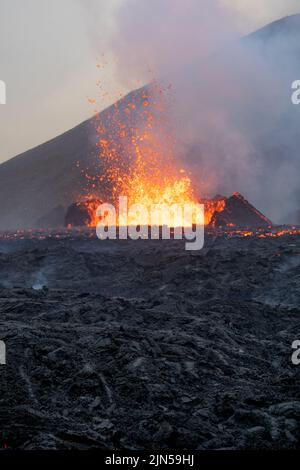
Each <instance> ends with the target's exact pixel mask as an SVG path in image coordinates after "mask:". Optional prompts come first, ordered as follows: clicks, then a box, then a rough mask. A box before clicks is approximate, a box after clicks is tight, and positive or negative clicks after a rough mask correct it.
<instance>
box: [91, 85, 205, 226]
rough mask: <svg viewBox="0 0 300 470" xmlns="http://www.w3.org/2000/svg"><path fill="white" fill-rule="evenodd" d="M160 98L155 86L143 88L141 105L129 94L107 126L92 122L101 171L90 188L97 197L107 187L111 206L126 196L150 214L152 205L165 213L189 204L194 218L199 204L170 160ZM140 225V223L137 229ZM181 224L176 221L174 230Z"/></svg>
mask: <svg viewBox="0 0 300 470" xmlns="http://www.w3.org/2000/svg"><path fill="white" fill-rule="evenodd" d="M164 92H165V90H163V89H162V88H161V87H160V86H159V85H158V83H157V82H154V83H153V84H152V85H151V86H148V87H145V89H144V91H143V93H142V94H140V95H139V100H137V99H136V98H137V94H136V93H135V92H133V93H132V94H131V95H129V98H128V99H127V100H126V101H124V100H121V101H119V102H117V103H116V104H115V105H114V106H113V107H112V112H111V113H109V115H108V116H106V117H107V121H108V123H107V122H106V123H104V122H100V121H99V119H98V116H96V118H95V124H96V125H95V129H96V132H97V135H98V138H97V147H98V148H99V162H101V166H102V168H103V171H102V174H101V175H100V176H99V178H98V180H97V181H93V187H95V186H99V189H100V191H101V186H107V185H109V186H110V187H111V194H112V197H111V199H112V202H113V203H117V200H118V198H119V197H120V196H126V197H127V198H128V204H129V205H133V204H142V205H144V206H146V207H147V208H148V210H150V209H151V207H152V206H153V205H156V204H159V205H167V206H168V207H170V206H173V205H175V204H176V205H180V206H181V207H183V205H185V204H188V205H189V206H190V207H191V209H192V210H193V211H194V213H195V214H196V210H195V208H196V204H197V203H198V201H197V198H196V196H195V191H194V188H193V185H192V181H191V178H190V176H189V175H188V173H187V172H186V171H185V170H184V169H182V168H178V164H177V162H176V159H175V156H174V155H175V154H176V140H175V138H174V137H173V136H174V133H173V132H172V130H171V128H170V126H169V123H168V119H167V117H166V116H167V113H166V103H165V97H164ZM116 136H117V137H116ZM209 219H210V217H209ZM119 222H120V221H119ZM144 222H145V221H143V220H142V219H141V220H140V224H143V223H144ZM194 222H196V220H195V219H194ZM206 222H207V223H208V222H209V220H207V221H206ZM164 223H166V224H167V225H168V223H169V221H164V220H162V221H161V224H162V225H163V224H164ZM182 223H183V224H184V221H183V222H182V220H181V218H178V219H177V218H176V216H175V215H174V217H173V221H172V225H173V226H176V225H182Z"/></svg>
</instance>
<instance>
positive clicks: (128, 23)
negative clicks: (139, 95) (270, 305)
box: [111, 0, 300, 222]
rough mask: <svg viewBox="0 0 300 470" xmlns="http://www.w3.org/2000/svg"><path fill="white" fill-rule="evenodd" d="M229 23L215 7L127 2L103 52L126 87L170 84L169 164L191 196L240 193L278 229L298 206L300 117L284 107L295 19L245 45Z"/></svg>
mask: <svg viewBox="0 0 300 470" xmlns="http://www.w3.org/2000/svg"><path fill="white" fill-rule="evenodd" d="M235 20H236V16H235V13H234V12H233V11H232V10H231V9H230V7H228V5H227V6H226V5H225V3H223V2H222V3H221V2H218V1H216V0H214V1H211V0H210V1H201V2H198V1H196V0H190V1H189V2H187V3H186V2H182V1H181V0H172V1H170V0H153V1H151V2H149V1H147V0H127V1H126V2H124V4H123V6H122V8H121V9H120V10H119V12H118V16H117V18H116V24H117V27H116V33H115V35H114V36H113V38H112V41H111V47H112V49H113V51H114V53H115V55H116V56H117V58H118V64H119V76H120V77H123V80H125V82H126V84H127V85H129V84H131V85H133V84H134V82H135V81H136V79H137V78H139V79H140V78H142V79H143V80H144V81H145V82H147V80H149V79H151V76H153V75H155V76H156V77H159V78H161V79H162V80H163V81H166V82H170V83H172V85H173V94H172V99H171V102H170V108H169V109H170V116H171V118H172V120H173V123H174V126H175V129H177V130H176V134H177V138H178V155H177V157H178V158H179V159H180V160H182V163H183V164H185V165H188V167H189V169H191V170H192V173H193V175H194V178H195V181H196V182H197V186H198V190H199V193H200V194H203V193H204V194H207V195H210V196H213V195H214V193H218V192H219V193H224V194H225V195H227V194H229V193H231V192H234V191H239V192H241V193H243V194H244V195H245V196H246V197H247V198H248V199H249V200H250V201H251V202H253V203H254V204H255V205H256V206H257V207H258V208H259V209H260V210H262V211H264V212H265V213H266V215H267V216H269V217H271V218H272V219H273V220H274V222H279V221H280V220H282V219H283V218H285V219H286V217H287V214H288V213H289V212H292V211H293V210H294V209H296V208H297V207H299V206H300V201H299V190H298V181H299V174H300V166H299V158H298V148H299V144H300V142H299V137H298V136H297V130H298V123H300V114H299V113H300V108H298V109H296V108H295V107H293V105H292V104H291V99H290V96H291V83H292V81H293V80H295V79H297V78H300V77H298V76H297V65H298V62H297V60H299V59H297V57H296V55H297V51H298V50H299V48H298V46H297V44H298V43H299V39H300V37H299V33H298V31H299V29H300V28H299V26H300V19H299V17H298V16H294V17H291V18H287V20H283V21H281V23H280V24H274V25H271V26H269V27H268V28H267V29H265V30H262V31H260V32H258V33H255V34H253V35H250V36H248V37H247V38H240V37H239V32H238V26H237V23H236V21H235ZM149 69H150V71H149ZM298 75H299V74H298Z"/></svg>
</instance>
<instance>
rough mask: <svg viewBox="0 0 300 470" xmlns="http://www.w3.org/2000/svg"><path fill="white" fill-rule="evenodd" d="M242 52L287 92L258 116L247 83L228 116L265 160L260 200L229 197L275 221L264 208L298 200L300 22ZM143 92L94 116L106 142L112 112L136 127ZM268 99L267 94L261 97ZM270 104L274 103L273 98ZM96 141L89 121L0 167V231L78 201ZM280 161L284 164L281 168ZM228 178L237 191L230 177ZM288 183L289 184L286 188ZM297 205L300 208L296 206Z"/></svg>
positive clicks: (254, 38) (255, 39)
mask: <svg viewBox="0 0 300 470" xmlns="http://www.w3.org/2000/svg"><path fill="white" fill-rule="evenodd" d="M240 46H241V47H242V48H244V49H243V50H244V51H245V54H246V53H247V54H249V53H251V54H253V55H254V56H255V57H256V56H257V55H259V57H264V59H266V60H267V61H268V63H270V64H271V67H272V70H273V71H274V74H275V76H277V75H276V74H278V75H279V74H282V73H283V72H282V71H284V75H283V79H282V83H283V87H284V90H286V92H285V93H283V95H284V96H280V100H281V101H282V102H283V105H282V103H281V104H278V105H276V106H277V107H276V109H275V111H274V110H273V109H272V110H270V111H268V110H266V112H265V113H264V114H263V113H262V109H261V107H262V104H261V102H260V101H261V100H260V95H259V94H258V92H257V90H256V89H255V84H252V83H250V84H249V86H248V84H247V86H248V88H249V90H250V89H251V105H247V106H245V108H246V109H243V107H240V108H239V109H238V111H236V110H234V112H235V116H234V117H235V119H236V121H237V122H238V123H239V125H240V127H244V132H246V133H247V134H249V138H250V140H251V141H253V142H255V145H256V149H257V153H258V154H259V155H260V156H261V161H263V165H262V166H263V170H262V171H261V173H260V179H259V181H258V182H257V184H258V185H259V186H260V187H263V188H264V192H263V193H262V194H263V196H261V193H259V194H258V193H257V191H256V188H253V191H252V192H251V188H250V190H249V191H246V193H245V191H244V190H243V188H235V187H231V188H229V189H228V191H230V192H234V191H242V192H243V193H245V196H246V197H247V199H249V200H251V202H253V203H254V205H255V206H256V207H259V208H260V209H261V210H262V211H263V212H264V213H266V215H268V216H269V215H270V217H271V218H272V217H273V214H269V213H268V208H269V207H271V205H272V204H274V201H275V206H278V207H279V206H280V203H281V199H280V198H281V195H282V194H284V197H285V200H287V203H289V198H293V199H295V200H297V198H298V199H300V192H299V191H298V190H297V188H298V185H297V178H298V176H299V174H300V162H299V158H298V148H299V146H300V136H299V132H298V126H295V122H296V123H298V122H300V121H299V118H300V116H299V108H297V107H295V106H294V107H293V106H291V104H290V94H291V92H290V83H291V81H292V80H294V79H297V78H300V77H298V76H297V73H298V71H299V70H300V67H299V66H300V15H295V16H292V17H287V18H283V19H281V20H279V21H276V22H274V23H272V24H270V25H267V26H266V27H264V28H262V29H260V30H259V31H257V32H255V33H252V34H251V35H248V36H247V37H245V38H243V39H242V40H241V42H240ZM249 51H250V52H249ZM229 55H230V54H229ZM231 59H232V58H231ZM235 66H237V64H235V62H234V60H233V61H232V67H233V69H234V68H235ZM241 80H242V78H241ZM248 88H247V92H248V91H249V90H248ZM261 92H262V91H261V90H260V93H261ZM263 92H264V90H263ZM145 93H148V95H149V100H150V101H151V92H150V89H149V88H148V87H146V88H142V89H139V90H136V91H133V92H132V93H130V94H129V95H127V96H126V97H125V98H123V99H122V100H120V101H119V102H118V103H117V104H116V105H113V106H111V107H110V108H108V109H106V110H104V111H103V112H102V113H100V114H99V120H100V121H102V122H103V123H105V127H106V129H107V136H108V135H109V134H112V135H113V136H114V138H116V139H117V138H118V137H117V136H116V129H115V128H114V124H113V122H114V119H112V118H113V117H114V116H115V114H116V113H118V114H119V115H120V116H121V117H122V119H124V122H127V123H128V124H130V125H136V124H137V123H138V119H139V115H140V109H141V106H142V101H143V96H144V94H145ZM266 93H271V91H268V90H266ZM270 97H271V98H272V94H270ZM276 98H277V96H276ZM129 102H134V103H135V105H136V109H135V110H132V113H131V117H130V119H131V120H130V122H129V118H128V116H127V115H126V113H125V109H126V105H127V104H128V103H129ZM275 104H276V103H275ZM296 108H297V109H296ZM282 110H284V111H282ZM245 129H246V131H245ZM96 140H97V139H96V135H95V122H94V120H93V119H91V120H87V121H85V122H83V123H82V124H80V125H78V126H77V127H75V128H74V129H71V130H69V131H68V132H66V133H64V134H62V135H60V136H58V137H56V138H55V139H52V140H51V141H49V142H46V143H45V144H42V145H40V146H38V147H36V148H34V149H31V150H28V151H27V152H25V153H23V154H21V155H19V156H17V157H15V158H13V159H11V160H9V161H7V162H5V163H3V164H2V165H0V198H1V206H0V230H7V229H16V228H29V227H37V226H38V225H40V224H41V223H42V224H43V225H45V223H46V221H45V219H47V214H50V215H49V216H50V217H53V214H56V213H57V214H58V213H61V208H64V209H65V210H66V209H67V207H68V206H69V205H70V204H71V203H72V202H74V200H76V199H77V198H78V197H79V196H80V195H83V194H85V193H88V192H89V191H90V188H89V185H88V181H87V179H86V178H85V176H84V173H85V171H86V169H87V168H88V171H89V174H90V175H96V174H99V173H101V158H99V155H98V154H99V149H98V148H97V146H96ZM125 157H126V155H125V153H124V158H125ZM289 159H290V160H289ZM289 161H291V164H289ZM283 162H288V163H287V164H286V163H285V165H284V166H283ZM200 163H201V162H200ZM259 164H260V162H259ZM268 168H272V169H273V168H276V169H278V172H277V173H278V175H279V176H280V180H278V178H279V176H278V175H277V173H276V175H275V176H274V177H271V174H270V172H269V173H268ZM229 179H230V181H232V184H235V181H236V178H235V174H234V173H233V175H232V176H231V177H230V178H229ZM292 179H294V183H293V186H291V187H290V182H291V180H292ZM298 179H299V178H298ZM295 188H296V189H295ZM101 190H102V193H103V192H105V191H106V192H107V194H109V188H101ZM214 191H215V192H224V188H223V187H221V188H217V187H216V188H214ZM297 191H298V192H297ZM101 195H102V194H101ZM255 198H256V199H255ZM295 206H296V207H298V204H295ZM282 207H283V209H282V210H285V206H284V205H283V203H282ZM288 208H289V212H292V210H293V207H289V206H288ZM60 217H61V216H60ZM51 220H53V219H51ZM41 221H42V222H41ZM275 221H276V220H275Z"/></svg>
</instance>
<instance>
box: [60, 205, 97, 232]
mask: <svg viewBox="0 0 300 470" xmlns="http://www.w3.org/2000/svg"><path fill="white" fill-rule="evenodd" d="M100 204H101V201H100V200H99V199H87V200H85V201H81V202H74V203H73V204H71V205H70V206H69V207H68V210H67V213H66V216H65V219H64V225H65V227H81V226H86V225H87V226H92V225H93V221H95V220H96V212H97V207H98V206H99V205H100ZM95 225H96V223H95Z"/></svg>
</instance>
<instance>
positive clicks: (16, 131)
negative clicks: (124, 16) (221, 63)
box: [0, 0, 300, 162]
mask: <svg viewBox="0 0 300 470" xmlns="http://www.w3.org/2000/svg"><path fill="white" fill-rule="evenodd" d="M149 1H151V0H149ZM170 1H172V0H170ZM182 1H183V2H188V1H189V0H182ZM199 1H201V0H199ZM220 1H223V2H225V3H226V4H227V5H228V6H229V8H230V9H231V10H232V14H233V15H234V17H235V20H236V23H237V24H238V27H239V30H240V32H241V33H242V34H244V33H248V32H250V31H253V30H255V29H257V28H258V27H260V26H263V25H264V24H266V23H268V22H270V21H273V20H275V19H278V18H280V17H282V16H286V15H289V14H293V13H299V12H300V5H299V0H220ZM126 2H127V0H0V80H4V81H5V83H6V86H7V104H6V105H0V136H1V140H0V142H1V144H0V162H2V161H5V160H7V159H9V158H11V157H13V156H15V155H17V154H18V153H21V152H23V151H25V150H27V149H29V148H31V147H34V146H36V145H38V144H41V143H43V142H45V141H46V140H49V139H50V138H52V137H55V136H56V135H58V134H60V133H62V132H64V131H66V130H68V129H70V128H71V127H74V126H75V125H77V124H79V123H80V122H81V121H83V120H84V119H87V118H88V117H90V116H91V115H92V113H93V107H92V106H91V105H90V104H89V103H88V101H87V98H88V97H92V98H93V97H95V96H97V92H98V89H97V87H96V81H97V80H98V79H100V80H101V81H102V83H103V86H104V88H105V90H107V92H108V96H107V97H106V98H103V100H102V101H101V103H100V104H99V107H100V108H101V109H103V108H104V107H106V106H107V105H109V104H110V103H111V102H113V101H114V100H115V99H116V97H117V96H118V94H119V93H121V92H123V93H125V92H126V91H127V90H126V89H125V88H124V87H123V86H122V85H121V84H120V83H118V80H117V78H116V74H115V73H114V57H113V54H112V53H111V51H110V50H109V45H108V43H109V39H110V37H111V35H112V34H113V33H114V31H115V28H116V27H117V26H116V21H115V15H116V14H117V12H118V9H119V8H120V6H123V4H124V3H126ZM99 63H100V64H104V63H106V65H105V67H104V69H99V68H97V66H96V65H97V64H99Z"/></svg>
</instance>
